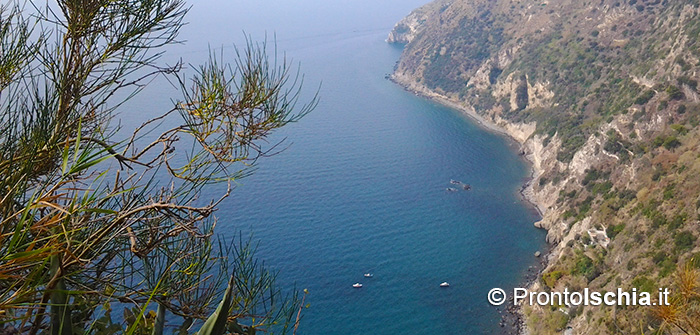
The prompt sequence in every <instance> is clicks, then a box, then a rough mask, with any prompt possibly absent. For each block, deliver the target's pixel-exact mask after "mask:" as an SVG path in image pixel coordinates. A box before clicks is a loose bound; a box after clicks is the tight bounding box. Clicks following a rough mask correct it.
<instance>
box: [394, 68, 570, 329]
mask: <svg viewBox="0 0 700 335" xmlns="http://www.w3.org/2000/svg"><path fill="white" fill-rule="evenodd" d="M388 79H389V80H391V81H392V82H393V83H395V84H397V85H399V86H401V87H403V88H404V89H405V90H406V91H408V92H410V93H412V94H414V95H417V96H420V97H423V98H426V99H428V100H431V101H434V102H437V103H439V104H441V105H444V106H447V107H449V108H452V109H455V110H457V111H459V112H461V113H462V114H463V115H465V116H467V117H469V118H470V119H471V120H472V121H474V122H475V123H476V124H477V125H478V126H480V127H481V128H482V129H484V130H486V131H490V132H492V133H495V134H498V135H501V136H505V137H506V138H508V139H510V140H511V141H512V143H515V144H517V145H518V146H519V148H518V150H517V151H516V152H517V153H518V154H519V156H521V157H522V159H523V160H524V161H526V162H527V163H528V166H529V169H530V176H529V177H528V178H527V179H526V180H525V182H524V183H523V185H522V187H521V188H520V190H519V192H518V193H519V194H520V196H521V197H522V199H523V200H525V201H526V202H527V203H528V205H529V206H530V207H531V208H533V209H534V210H536V211H537V213H538V215H539V217H540V218H542V219H544V218H545V217H546V214H548V210H547V205H546V204H544V203H540V202H539V201H538V199H537V197H536V195H535V191H534V190H533V182H534V181H535V179H537V177H538V176H540V175H541V174H542V173H543V172H544V171H543V169H542V168H541V167H540V166H539V165H538V164H537V157H535V154H536V153H535V152H533V150H532V149H531V147H535V146H529V145H528V144H529V141H533V138H532V135H533V134H534V130H535V127H534V125H532V126H530V128H531V131H529V132H528V131H522V130H521V131H519V132H517V133H516V132H515V131H514V130H513V129H521V128H522V127H521V126H519V125H516V124H509V123H508V122H507V121H505V120H502V119H501V120H500V123H501V124H498V123H496V122H495V121H492V120H488V119H486V118H485V117H484V116H482V115H479V114H478V113H477V112H476V111H475V110H474V109H473V108H469V107H468V106H465V105H464V104H463V103H461V102H458V101H454V100H451V99H450V98H449V97H446V96H444V95H440V94H438V93H436V92H433V91H430V90H429V89H427V88H425V87H424V86H419V85H416V84H415V83H412V82H411V81H410V80H409V79H408V78H404V77H402V76H399V75H397V74H396V73H395V74H392V75H390V76H389V78H388ZM533 226H534V227H536V228H538V229H545V230H546V229H547V226H546V225H543V224H542V220H540V221H537V222H534V223H533ZM554 242H555V241H550V239H549V238H547V249H546V250H544V251H538V252H539V253H540V255H539V256H538V259H539V262H537V263H536V265H534V266H530V267H529V268H528V270H527V273H526V275H525V278H523V281H522V282H521V285H520V286H521V287H524V288H528V289H531V288H532V287H533V285H534V284H535V283H536V281H537V278H539V277H540V276H541V275H542V272H543V271H544V269H546V268H547V265H548V264H549V260H550V259H553V258H554V257H556V255H554V254H553V252H554V251H555V245H554V244H555V243H554ZM511 298H512V297H511ZM504 306H507V307H505V309H504V311H505V313H501V321H500V322H499V325H500V326H501V327H503V328H504V329H503V333H504V334H518V335H520V334H525V335H527V334H528V330H527V324H526V319H525V315H524V314H523V312H522V308H521V306H514V305H513V303H512V300H511V301H509V302H508V303H506V304H505V305H504ZM499 313H500V310H499Z"/></svg>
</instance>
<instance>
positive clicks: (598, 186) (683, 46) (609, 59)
mask: <svg viewBox="0 0 700 335" xmlns="http://www.w3.org/2000/svg"><path fill="white" fill-rule="evenodd" d="M698 7H700V1H680V0H676V1H671V0H666V1H651V0H649V1H644V0H639V1H635V0H631V1H629V0H628V1H616V0H601V1H593V2H586V1H584V2H579V1H567V0H562V1H556V2H555V1H529V0H522V1H516V0H493V1H490V0H454V1H442V0H438V1H435V2H433V3H430V4H428V5H426V6H424V7H422V8H420V9H418V10H416V11H415V12H413V13H412V14H411V15H410V16H409V17H407V18H406V19H404V20H402V21H401V22H399V23H398V24H397V26H396V28H395V29H394V31H393V32H392V33H391V34H390V36H389V39H388V41H390V42H401V43H408V44H407V45H406V47H405V50H404V54H403V56H402V58H401V60H400V61H399V63H398V64H397V66H396V69H395V73H394V74H393V80H394V81H396V82H397V83H399V84H401V85H403V86H404V87H406V88H407V89H409V90H411V91H413V92H415V93H417V94H420V95H423V96H426V97H429V98H432V99H435V100H438V101H441V102H443V103H445V104H448V105H451V106H453V107H455V108H458V109H460V110H462V111H464V112H465V113H467V114H468V115H470V116H472V117H473V118H474V119H476V120H477V121H478V122H479V123H481V124H483V125H484V126H485V127H487V128H489V129H492V130H494V131H499V132H503V133H505V134H507V135H508V136H510V137H512V138H513V139H515V140H516V141H517V142H519V143H520V144H521V146H522V154H523V155H524V156H525V157H526V158H527V159H528V160H529V161H530V162H531V163H532V166H533V179H532V181H531V182H530V183H529V184H528V185H525V188H524V190H523V194H524V195H525V196H526V197H527V198H528V199H530V200H531V201H532V202H533V203H534V204H535V205H536V206H537V207H538V208H539V209H540V211H541V213H542V220H541V221H539V222H536V223H534V224H535V225H536V226H537V227H540V228H544V229H547V231H548V234H547V241H548V242H550V243H552V252H551V253H550V254H549V255H548V257H549V263H548V265H547V267H546V269H544V270H543V272H542V273H541V275H540V277H539V278H538V280H537V281H536V282H534V283H532V287H531V289H533V290H560V291H561V290H563V289H564V288H568V289H569V290H578V289H582V288H583V287H588V288H590V289H591V290H598V291H612V290H615V289H617V288H618V287H620V288H623V289H631V288H637V289H639V290H649V289H650V288H652V287H664V286H672V285H673V282H674V281H673V280H672V277H673V275H672V274H673V273H674V271H677V269H684V268H686V265H687V264H691V263H692V264H697V265H698V267H700V262H696V263H693V262H695V261H694V259H700V247H699V246H698V243H697V242H696V241H697V236H698V235H700V229H699V228H700V178H697V175H698V173H700V129H699V128H698V124H700V104H699V103H698V102H699V101H700V99H699V97H700V94H699V93H698V79H700V78H699V76H700V71H699V70H700V67H699V65H700V41H699V38H698V34H700V10H699V9H698ZM696 254H697V255H696ZM689 262H690V263H689ZM680 307H681V309H687V308H690V307H691V306H687V305H686V306H680ZM696 307H697V306H696ZM523 313H524V314H525V315H526V316H527V320H528V323H527V324H528V330H529V332H530V333H532V334H554V333H560V332H562V331H564V330H565V329H567V328H570V329H571V330H573V331H574V333H578V334H613V333H615V334H616V333H632V334H641V333H642V332H649V331H650V330H651V331H657V330H659V329H660V328H661V325H662V324H663V322H664V321H665V320H663V319H659V318H655V317H653V313H651V310H650V309H649V308H646V309H645V308H639V307H627V308H620V307H607V306H602V307H601V306H586V307H583V306H559V307H558V308H541V307H537V306H534V307H524V308H523ZM695 317H696V319H693V318H692V317H689V318H687V320H690V321H688V322H697V324H700V320H698V319H697V316H695ZM666 321H667V320H666ZM665 331H666V332H668V333H676V332H678V331H679V329H678V328H674V327H666V328H665Z"/></svg>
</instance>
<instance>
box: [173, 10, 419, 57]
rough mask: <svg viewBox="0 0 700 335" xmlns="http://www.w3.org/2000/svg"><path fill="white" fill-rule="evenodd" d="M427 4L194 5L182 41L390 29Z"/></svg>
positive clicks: (196, 44)
mask: <svg viewBox="0 0 700 335" xmlns="http://www.w3.org/2000/svg"><path fill="white" fill-rule="evenodd" d="M427 2H429V1H428V0H233V1H231V0H203V1H192V2H190V4H192V9H191V11H190V13H189V14H188V17H187V20H186V21H187V22H189V23H190V26H189V27H186V28H185V29H183V31H182V34H181V37H182V38H183V39H186V40H187V41H188V43H187V44H188V46H189V47H190V48H201V47H204V48H206V47H207V45H211V46H221V45H226V44H230V43H232V42H238V41H240V40H241V37H242V35H243V33H242V32H243V31H245V32H247V33H249V34H251V35H253V37H254V38H256V39H259V38H261V37H262V36H264V34H265V32H267V33H268V35H272V33H276V34H277V38H278V40H281V41H284V40H288V39H300V38H310V37H316V36H318V35H333V34H344V33H352V32H354V31H370V30H386V32H387V33H388V32H389V29H391V27H392V26H393V25H394V23H396V22H397V21H398V20H400V19H401V18H402V17H404V16H405V15H407V14H408V13H410V11H411V10H413V9H415V8H417V7H419V6H421V5H422V4H424V3H427Z"/></svg>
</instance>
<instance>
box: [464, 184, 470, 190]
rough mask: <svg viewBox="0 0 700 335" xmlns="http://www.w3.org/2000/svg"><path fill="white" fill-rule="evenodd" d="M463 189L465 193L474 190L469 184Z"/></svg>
mask: <svg viewBox="0 0 700 335" xmlns="http://www.w3.org/2000/svg"><path fill="white" fill-rule="evenodd" d="M462 188H463V189H464V190H465V191H469V190H471V189H472V186H471V185H469V184H464V185H462Z"/></svg>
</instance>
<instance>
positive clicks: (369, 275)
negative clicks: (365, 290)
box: [365, 273, 374, 278]
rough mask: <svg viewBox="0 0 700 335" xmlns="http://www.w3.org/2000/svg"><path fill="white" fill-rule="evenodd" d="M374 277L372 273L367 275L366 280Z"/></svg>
mask: <svg viewBox="0 0 700 335" xmlns="http://www.w3.org/2000/svg"><path fill="white" fill-rule="evenodd" d="M372 277H374V275H373V274H371V273H365V278H372Z"/></svg>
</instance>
